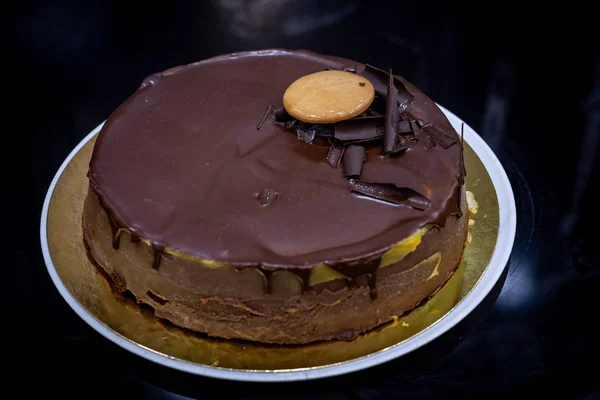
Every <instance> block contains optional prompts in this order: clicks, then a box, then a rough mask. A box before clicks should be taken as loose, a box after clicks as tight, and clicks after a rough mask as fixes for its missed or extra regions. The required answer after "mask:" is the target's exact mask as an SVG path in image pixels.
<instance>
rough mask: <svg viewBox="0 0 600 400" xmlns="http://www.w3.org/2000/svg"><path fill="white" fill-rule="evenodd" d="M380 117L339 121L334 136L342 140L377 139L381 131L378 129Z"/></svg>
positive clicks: (380, 135) (360, 140)
mask: <svg viewBox="0 0 600 400" xmlns="http://www.w3.org/2000/svg"><path fill="white" fill-rule="evenodd" d="M382 119H383V118H382V117H362V118H354V119H349V120H345V121H341V122H339V123H338V124H337V125H336V126H335V130H334V137H335V138H336V139H338V140H341V141H342V142H365V141H369V140H373V139H379V138H381V137H382V136H383V132H381V131H380V130H379V129H378V125H379V123H380V122H381V120H382Z"/></svg>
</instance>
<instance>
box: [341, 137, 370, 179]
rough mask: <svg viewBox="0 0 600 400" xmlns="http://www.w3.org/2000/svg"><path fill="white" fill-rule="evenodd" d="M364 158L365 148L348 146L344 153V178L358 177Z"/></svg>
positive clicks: (365, 157)
mask: <svg viewBox="0 0 600 400" xmlns="http://www.w3.org/2000/svg"><path fill="white" fill-rule="evenodd" d="M366 159H367V150H366V149H365V148H364V147H362V146H358V145H352V146H349V147H348V148H347V149H346V152H345V153H344V176H345V177H346V178H358V177H359V176H360V174H361V172H362V168H363V164H364V163H365V161H366Z"/></svg>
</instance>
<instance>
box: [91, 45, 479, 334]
mask: <svg viewBox="0 0 600 400" xmlns="http://www.w3.org/2000/svg"><path fill="white" fill-rule="evenodd" d="M369 96H370V97H369ZM365 99H366V100H365ZM306 110H309V111H306ZM342 111H343V112H342ZM88 177H89V185H90V186H89V191H88V196H87V199H86V203H85V207H84V214H83V231H84V241H85V244H86V247H87V249H88V254H89V256H90V258H91V259H92V260H93V261H94V262H95V264H96V265H97V266H98V267H99V268H101V269H102V270H104V271H105V272H106V274H107V276H108V277H110V279H111V280H112V282H113V283H114V287H115V288H116V289H117V290H119V291H129V292H131V294H133V296H135V298H136V300H137V301H138V302H139V303H144V304H148V305H150V306H151V307H152V308H153V309H154V312H155V315H156V316H157V317H159V318H162V319H166V320H168V321H170V322H171V323H173V324H175V325H177V326H180V327H183V328H187V329H191V330H193V331H196V332H202V333H206V334H208V335H211V336H215V337H221V338H235V339H245V340H251V341H258V342H263V343H279V344H304V343H309V342H314V341H318V340H332V339H343V340H348V339H352V338H354V337H356V336H357V335H359V334H361V333H364V332H367V331H369V330H372V329H374V328H376V327H378V326H380V325H382V324H384V323H386V322H389V321H392V320H395V319H397V318H398V317H399V316H401V315H403V314H405V313H407V312H409V311H410V310H411V309H413V308H414V307H416V306H418V305H419V304H420V303H421V302H423V301H426V300H427V299H428V298H430V297H431V296H433V295H434V294H435V293H436V291H437V290H438V289H439V288H440V287H441V286H442V285H443V284H444V282H446V281H447V280H448V279H449V278H450V277H451V276H452V274H453V272H454V271H455V270H456V268H457V267H458V264H459V262H460V260H461V256H462V252H463V248H464V245H465V241H466V236H467V221H468V215H467V213H468V210H467V205H466V201H465V185H464V182H465V169H464V163H463V146H462V141H461V139H460V137H459V136H458V134H457V132H456V131H455V130H454V128H453V127H452V126H451V125H450V123H449V122H448V120H447V119H446V117H445V115H444V114H443V113H442V111H441V110H440V109H439V108H438V107H437V105H436V104H435V103H434V102H433V101H432V100H431V99H429V98H428V97H427V96H426V95H424V94H423V93H422V92H421V91H420V90H419V89H418V88H416V87H415V86H414V85H412V84H411V83H409V82H407V81H406V80H405V79H404V78H402V77H401V76H398V75H395V74H394V73H393V71H391V70H383V69H379V68H376V67H373V66H371V65H368V64H363V63H360V62H356V61H352V60H348V59H342V58H338V57H332V56H326V55H321V54H317V53H313V52H309V51H288V50H279V49H277V50H267V51H258V52H245V53H236V54H229V55H225V56H219V57H215V58H211V59H208V60H204V61H200V62H197V63H194V64H189V65H185V66H181V67H176V68H173V69H169V70H167V71H164V72H161V73H158V74H154V75H151V76H149V77H147V78H146V79H145V80H144V81H143V83H142V84H141V85H140V87H139V89H138V90H137V91H136V92H135V93H133V94H132V95H131V96H130V97H129V98H128V99H127V100H126V101H125V102H124V103H123V104H122V105H121V106H120V107H119V108H118V109H117V110H116V111H114V112H113V113H112V115H111V116H110V117H109V118H108V119H107V121H106V122H105V124H104V125H103V127H102V129H101V131H100V133H99V135H98V137H97V140H96V143H95V147H94V151H93V155H92V159H91V161H90V165H89V172H88Z"/></svg>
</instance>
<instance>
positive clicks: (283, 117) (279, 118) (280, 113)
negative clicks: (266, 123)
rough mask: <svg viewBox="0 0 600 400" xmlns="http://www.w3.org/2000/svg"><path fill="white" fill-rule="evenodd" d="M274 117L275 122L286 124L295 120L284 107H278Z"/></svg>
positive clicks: (274, 111)
mask: <svg viewBox="0 0 600 400" xmlns="http://www.w3.org/2000/svg"><path fill="white" fill-rule="evenodd" d="M273 117H275V122H279V123H286V122H290V121H293V120H295V118H294V117H292V116H291V115H290V114H288V112H287V111H286V110H285V108H283V107H278V108H276V109H274V110H273Z"/></svg>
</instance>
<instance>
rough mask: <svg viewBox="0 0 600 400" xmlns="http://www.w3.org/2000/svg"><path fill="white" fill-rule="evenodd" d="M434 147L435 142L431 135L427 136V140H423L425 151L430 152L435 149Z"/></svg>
mask: <svg viewBox="0 0 600 400" xmlns="http://www.w3.org/2000/svg"><path fill="white" fill-rule="evenodd" d="M435 146H436V144H435V141H434V140H433V138H432V137H431V135H429V136H427V139H425V148H426V149H427V150H429V151H431V150H433V149H434V148H435Z"/></svg>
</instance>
